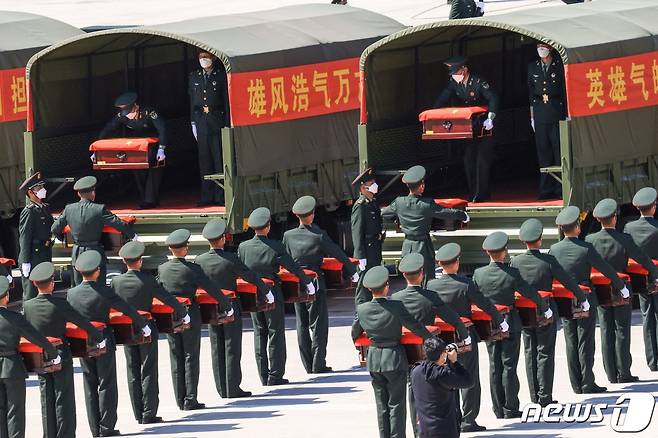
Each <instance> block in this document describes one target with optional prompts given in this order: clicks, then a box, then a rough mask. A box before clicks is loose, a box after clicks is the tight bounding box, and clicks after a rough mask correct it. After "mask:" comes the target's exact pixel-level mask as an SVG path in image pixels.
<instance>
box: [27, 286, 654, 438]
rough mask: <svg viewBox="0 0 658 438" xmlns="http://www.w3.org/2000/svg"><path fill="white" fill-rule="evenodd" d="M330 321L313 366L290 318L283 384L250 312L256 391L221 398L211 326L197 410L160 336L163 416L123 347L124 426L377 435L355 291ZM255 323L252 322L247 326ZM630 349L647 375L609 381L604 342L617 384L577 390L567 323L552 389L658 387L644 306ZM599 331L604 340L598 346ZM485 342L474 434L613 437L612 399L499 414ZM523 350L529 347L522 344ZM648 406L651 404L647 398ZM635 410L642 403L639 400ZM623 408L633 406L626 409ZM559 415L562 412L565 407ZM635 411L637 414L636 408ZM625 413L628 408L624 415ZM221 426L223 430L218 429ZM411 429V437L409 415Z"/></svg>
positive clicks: (247, 383)
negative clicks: (132, 375) (176, 394)
mask: <svg viewBox="0 0 658 438" xmlns="http://www.w3.org/2000/svg"><path fill="white" fill-rule="evenodd" d="M330 312H331V329H330V339H329V348H328V351H329V352H328V358H327V362H328V364H329V365H330V366H332V367H333V368H334V370H336V372H335V373H333V374H325V375H307V374H306V372H305V371H304V369H303V367H302V365H301V361H300V359H299V351H298V349H297V347H296V345H297V338H296V332H295V329H294V327H295V322H294V316H293V315H288V317H287V318H286V326H287V331H286V339H287V346H288V362H287V370H286V377H287V378H288V379H290V381H291V384H289V385H285V386H279V387H263V386H261V384H260V381H259V379H258V376H257V372H256V364H255V361H254V357H253V335H252V332H251V329H250V326H251V320H250V319H245V326H246V328H245V333H244V339H243V350H244V354H243V359H242V367H243V373H244V380H243V384H242V387H243V389H245V390H249V391H252V392H253V393H254V396H253V397H251V398H248V399H237V400H236V399H232V400H226V399H221V398H220V397H219V396H218V394H217V392H216V390H215V385H214V380H213V377H212V372H211V369H210V344H209V340H208V337H207V333H205V332H204V333H203V336H204V337H203V339H202V342H201V358H202V362H201V379H200V385H199V401H201V402H204V403H206V405H207V407H208V408H207V409H205V410H202V411H194V412H183V411H179V410H178V408H177V406H176V404H175V402H174V398H173V389H172V383H171V377H170V372H169V370H170V368H169V351H168V344H167V341H166V339H165V338H164V337H161V338H160V340H159V353H160V366H159V372H160V411H159V415H161V416H162V417H163V418H164V419H165V423H162V424H158V425H140V424H137V422H136V421H135V420H134V417H133V414H132V410H131V407H130V399H129V396H128V389H127V384H126V367H125V358H124V354H123V351H122V349H123V348H122V347H119V349H118V351H117V355H116V357H117V370H118V379H119V380H118V382H119V385H118V386H119V412H118V414H119V415H118V416H119V422H118V424H117V428H118V429H119V430H120V431H121V432H122V434H123V435H124V436H145V437H174V436H175V437H181V438H184V437H185V438H187V437H216V436H222V435H228V432H230V436H232V437H264V436H267V437H271V438H308V437H309V436H310V437H313V438H324V437H326V438H335V437H336V436H340V437H376V436H378V430H377V421H376V415H375V403H374V397H373V393H372V388H371V386H370V379H369V375H368V373H367V371H366V370H365V369H361V368H358V366H357V365H358V360H357V353H356V350H355V349H354V347H353V345H352V343H351V339H350V325H351V321H352V314H353V301H352V297H351V296H349V295H347V294H340V295H335V296H332V298H331V300H330ZM247 327H249V328H247ZM632 331H633V334H632V336H633V338H632V339H633V341H632V345H631V348H632V354H633V358H634V362H633V368H632V369H633V374H636V375H638V376H639V377H640V382H637V383H633V384H607V382H606V381H605V374H604V372H603V364H602V362H601V354H600V351H597V356H596V365H595V373H596V376H597V383H599V384H600V385H604V386H608V389H609V391H608V392H607V393H604V394H596V395H575V394H573V392H572V391H571V387H570V385H569V379H568V375H567V370H566V356H565V347H564V337H563V334H562V331H561V330H560V332H558V339H557V348H556V352H557V354H556V373H555V390H554V398H556V399H557V400H559V401H560V402H562V403H575V402H590V403H605V404H607V405H614V404H615V403H616V400H617V398H618V397H619V396H620V395H622V394H624V393H628V392H642V393H653V394H654V396H655V395H656V394H658V373H655V372H654V373H652V372H651V371H650V370H649V369H648V367H647V366H646V364H645V360H644V346H643V342H642V326H641V316H640V314H639V313H638V312H636V313H635V314H634V317H633V329H632ZM599 339H600V338H599V334H598V333H597V349H598V348H599V344H598V341H599ZM479 348H480V370H481V373H480V378H481V380H482V388H483V391H482V409H481V412H480V416H479V417H478V422H479V423H480V424H482V425H485V426H487V427H488V430H487V431H486V432H482V433H473V434H463V436H467V437H471V436H472V437H494V436H495V437H504V436H538V437H578V438H584V437H599V438H600V437H612V436H616V435H618V432H615V431H614V430H613V429H612V428H611V426H610V417H611V414H612V412H613V409H611V408H608V409H603V411H602V412H603V414H604V416H605V418H604V419H603V421H600V422H598V423H590V422H585V423H582V424H576V423H565V422H564V421H560V422H554V423H549V422H543V421H541V422H539V423H526V424H522V423H521V422H520V420H518V419H516V420H497V419H496V418H495V416H494V414H493V412H492V410H491V398H490V395H489V389H488V388H489V378H488V362H487V353H486V347H485V345H484V344H483V343H480V344H479ZM522 351H523V350H522ZM75 365H76V370H75V371H76V373H75V390H76V411H77V418H78V420H77V421H78V428H77V432H78V433H77V436H78V437H88V436H91V435H90V433H89V428H88V425H87V418H86V413H85V405H84V396H83V393H82V373H81V370H80V368H79V366H78V363H77V359H76V360H75ZM518 375H519V379H520V381H521V391H520V394H519V395H520V399H521V406H524V405H526V404H527V403H529V402H530V400H529V396H528V389H527V381H526V375H525V365H524V359H523V352H521V358H520V360H519V366H518ZM27 385H28V388H27V407H26V409H27V425H28V426H27V436H28V437H41V436H42V435H41V434H42V432H41V412H40V405H39V388H38V381H37V380H36V377H34V376H31V377H30V379H29V380H28V381H27ZM644 407H645V408H647V404H646V403H645V404H644ZM633 409H634V412H635V413H636V414H637V413H638V412H637V411H635V409H636V406H634V407H633ZM624 411H625V409H624ZM559 416H560V415H559V414H558V417H559ZM635 416H637V415H635ZM622 417H623V416H622ZM654 417H658V414H656V415H654ZM218 433H219V434H218ZM407 436H409V437H412V436H413V435H412V433H411V427H410V425H408V432H407ZM635 436H642V437H644V436H647V437H648V436H651V437H656V436H658V418H654V420H653V421H652V422H651V424H650V425H649V427H648V428H647V429H646V430H644V431H643V432H641V433H637V434H635Z"/></svg>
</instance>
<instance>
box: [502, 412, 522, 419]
mask: <svg viewBox="0 0 658 438" xmlns="http://www.w3.org/2000/svg"><path fill="white" fill-rule="evenodd" d="M521 415H523V413H522V412H521V411H511V412H507V413H505V418H507V419H510V418H521Z"/></svg>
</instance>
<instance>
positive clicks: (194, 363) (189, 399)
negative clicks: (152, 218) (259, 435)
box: [158, 229, 234, 411]
mask: <svg viewBox="0 0 658 438" xmlns="http://www.w3.org/2000/svg"><path fill="white" fill-rule="evenodd" d="M190 236H191V233H190V231H189V230H186V229H178V230H176V231H174V232H172V233H171V234H169V236H167V239H166V240H165V244H166V245H167V246H168V247H169V251H170V252H171V255H173V256H174V257H173V258H172V259H171V260H169V261H168V262H166V263H163V264H161V265H160V266H158V281H159V282H160V284H161V285H162V287H164V288H165V290H166V291H168V292H169V293H170V294H172V295H176V296H178V297H184V298H189V299H190V301H191V302H192V304H191V306H190V307H189V309H188V312H189V315H190V319H191V321H190V329H189V330H185V331H184V332H182V333H173V334H168V335H167V340H168V341H169V357H170V362H171V378H172V380H173V385H174V395H175V396H176V403H177V404H178V408H179V409H181V410H184V411H193V410H196V409H204V408H205V407H206V405H205V404H203V403H199V401H198V400H197V390H198V386H199V353H200V349H201V311H200V310H199V304H198V303H197V302H196V291H197V288H201V289H203V290H205V291H206V292H207V293H208V294H209V295H210V296H212V297H213V298H214V299H215V300H217V302H218V303H219V307H220V310H221V311H224V312H227V313H226V315H227V316H231V315H233V313H234V310H233V309H232V308H231V302H230V300H229V299H228V298H227V297H226V295H224V293H223V292H222V291H221V289H220V288H219V286H218V285H217V284H216V283H215V282H214V281H212V280H211V279H210V278H208V276H207V275H206V274H204V272H203V269H201V266H199V265H197V264H195V263H192V262H188V261H187V260H185V256H187V254H188V242H189V240H190Z"/></svg>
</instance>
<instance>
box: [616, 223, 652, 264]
mask: <svg viewBox="0 0 658 438" xmlns="http://www.w3.org/2000/svg"><path fill="white" fill-rule="evenodd" d="M624 233H627V234H630V235H631V237H632V238H633V242H635V244H636V245H637V246H639V247H640V249H642V251H644V252H645V253H646V255H648V256H649V257H651V258H652V259H658V221H656V219H655V218H653V217H641V218H639V219H638V220H636V221H633V222H629V223H627V224H626V226H625V227H624Z"/></svg>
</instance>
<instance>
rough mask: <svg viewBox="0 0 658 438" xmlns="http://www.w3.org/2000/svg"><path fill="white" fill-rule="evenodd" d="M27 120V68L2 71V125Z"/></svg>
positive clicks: (0, 73)
mask: <svg viewBox="0 0 658 438" xmlns="http://www.w3.org/2000/svg"><path fill="white" fill-rule="evenodd" d="M26 118H27V92H26V88H25V68H24V67H23V68H13V69H9V70H0V123H2V122H13V121H15V120H25V119H26Z"/></svg>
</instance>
